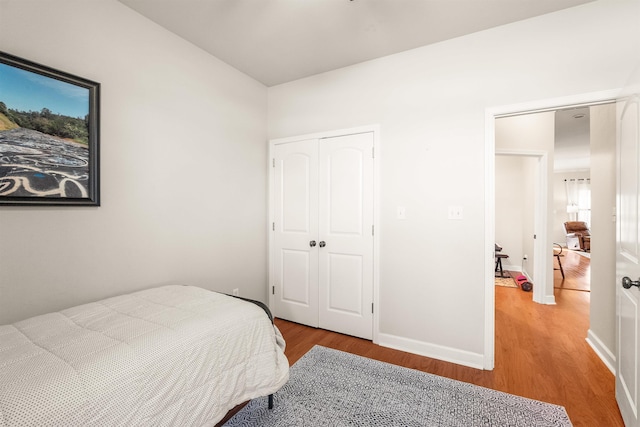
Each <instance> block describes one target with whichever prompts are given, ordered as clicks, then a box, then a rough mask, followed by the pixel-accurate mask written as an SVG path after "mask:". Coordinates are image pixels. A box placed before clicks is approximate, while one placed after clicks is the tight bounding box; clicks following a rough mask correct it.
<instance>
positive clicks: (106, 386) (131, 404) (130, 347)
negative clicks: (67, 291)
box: [0, 286, 289, 427]
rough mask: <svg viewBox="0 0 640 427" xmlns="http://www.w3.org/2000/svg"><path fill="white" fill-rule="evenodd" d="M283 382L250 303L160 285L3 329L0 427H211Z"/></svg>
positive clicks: (262, 317) (275, 344) (284, 369)
mask: <svg viewBox="0 0 640 427" xmlns="http://www.w3.org/2000/svg"><path fill="white" fill-rule="evenodd" d="M288 377H289V364H288V362H287V359H286V357H285V355H284V340H283V339H282V336H281V335H280V332H279V331H278V329H277V328H276V327H275V326H274V325H272V323H271V321H270V320H269V318H268V316H267V315H266V313H265V312H264V310H262V309H261V308H260V307H258V306H257V305H255V304H252V303H249V302H246V301H242V300H239V299H236V298H233V297H230V296H227V295H223V294H219V293H215V292H211V291H208V290H205V289H201V288H197V287H191V286H163V287H159V288H154V289H148V290H144V291H140V292H135V293H132V294H128V295H123V296H118V297H114V298H109V299H105V300H102V301H98V302H95V303H90V304H85V305H81V306H77V307H73V308H69V309H67V310H62V311H59V312H55V313H49V314H45V315H42V316H37V317H33V318H30V319H26V320H24V321H20V322H17V323H14V324H11V325H4V326H0V425H1V426H47V425H50V426H65V427H69V426H178V425H179V426H190V425H193V426H209V425H215V424H216V423H217V422H218V421H219V420H221V419H222V418H223V417H224V416H225V415H226V413H227V412H228V410H230V409H231V408H233V407H234V406H236V405H237V404H239V403H242V402H245V401H247V400H250V399H252V398H255V397H258V396H267V395H269V394H272V393H274V392H276V391H277V390H278V389H279V388H280V387H282V385H284V383H285V382H286V381H287V379H288Z"/></svg>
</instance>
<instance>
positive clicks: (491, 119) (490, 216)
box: [483, 89, 620, 370]
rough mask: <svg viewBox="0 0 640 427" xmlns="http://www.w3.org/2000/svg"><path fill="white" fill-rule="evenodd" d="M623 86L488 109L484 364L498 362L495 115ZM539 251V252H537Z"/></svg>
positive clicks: (599, 96) (608, 94) (612, 95)
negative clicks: (496, 333) (495, 256)
mask: <svg viewBox="0 0 640 427" xmlns="http://www.w3.org/2000/svg"><path fill="white" fill-rule="evenodd" d="M619 95H620V89H613V90H606V91H600V92H590V93H583V94H577V95H571V96H565V97H559V98H550V99H542V100H536V101H531V102H525V103H519V104H508V105H501V106H493V107H487V108H486V109H485V114H484V116H485V127H484V128H485V140H484V145H485V150H484V151H485V176H484V182H485V191H484V194H485V198H484V200H485V207H484V212H485V216H484V218H485V224H484V229H485V233H484V236H485V292H484V296H485V301H484V352H483V354H484V361H483V367H484V369H487V370H492V369H493V368H494V366H495V338H496V337H495V306H496V304H495V285H494V279H493V277H492V276H493V273H494V272H493V266H494V256H493V253H494V242H495V237H496V236H495V235H496V233H495V173H496V171H495V147H496V144H495V119H496V117H498V116H504V115H507V114H516V113H528V112H534V111H536V110H542V109H550V108H561V107H567V106H569V105H579V104H593V103H598V102H602V101H606V100H610V99H616V98H617V97H618V96H619ZM536 255H537V254H536Z"/></svg>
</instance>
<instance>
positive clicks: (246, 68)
mask: <svg viewBox="0 0 640 427" xmlns="http://www.w3.org/2000/svg"><path fill="white" fill-rule="evenodd" d="M119 1H120V2H121V3H123V4H125V5H127V6H129V7H130V8H132V9H134V10H136V11H138V12H139V13H140V14H142V15H144V16H146V17H148V18H149V19H151V20H152V21H155V22H156V23H158V24H159V25H161V26H162V27H164V28H166V29H168V30H169V31H171V32H173V33H175V34H177V35H178V36H180V37H182V38H184V39H186V40H188V41H190V42H191V43H193V44H195V45H196V46H199V47H200V48H202V49H204V50H205V51H207V52H209V53H211V54H212V55H214V56H215V57H217V58H219V59H221V60H222V61H224V62H226V63H228V64H229V65H231V66H233V67H235V68H237V69H238V70H240V71H242V72H243V73H245V74H248V75H249V76H251V77H253V78H255V79H256V80H258V81H260V82H262V83H263V84H265V85H266V86H273V85H277V84H280V83H285V82H288V81H292V80H297V79H299V78H303V77H307V76H311V75H314V74H318V73H322V72H325V71H330V70H334V69H338V68H342V67H345V66H348V65H353V64H356V63H359V62H363V61H367V60H370V59H374V58H378V57H382V56H386V55H390V54H394V53H397V52H402V51H405V50H409V49H413V48H416V47H420V46H424V45H427V44H431V43H436V42H439V41H443V40H446V39H451V38H454V37H459V36H463V35H465V34H470V33H473V32H477V31H481V30H485V29H488V28H492V27H496V26H499V25H504V24H508V23H511V22H515V21H519V20H523V19H527V18H531V17H534V16H538V15H542V14H545V13H550V12H554V11H557V10H561V9H565V8H568V7H572V6H576V5H580V4H583V3H588V2H590V1H593V0H119Z"/></svg>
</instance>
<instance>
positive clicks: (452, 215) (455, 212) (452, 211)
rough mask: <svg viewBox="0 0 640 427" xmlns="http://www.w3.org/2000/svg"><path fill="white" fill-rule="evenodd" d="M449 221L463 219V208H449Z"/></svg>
mask: <svg viewBox="0 0 640 427" xmlns="http://www.w3.org/2000/svg"><path fill="white" fill-rule="evenodd" d="M447 217H448V218H449V219H462V206H449V215H448V216H447Z"/></svg>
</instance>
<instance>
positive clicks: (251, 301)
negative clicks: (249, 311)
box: [226, 294, 273, 409]
mask: <svg viewBox="0 0 640 427" xmlns="http://www.w3.org/2000/svg"><path fill="white" fill-rule="evenodd" d="M226 295H229V294H226ZM229 296H230V297H234V298H237V299H241V300H243V301H247V302H250V303H253V304H255V305H257V306H258V307H260V308H261V309H263V310H264V312H265V313H267V316H268V317H269V320H270V321H271V324H272V325H273V314H271V310H269V307H267V305H266V304H265V303H263V302H261V301H256V300H253V299H249V298H243V297H239V296H237V295H229ZM268 397H269V409H273V394H270V395H269V396H268Z"/></svg>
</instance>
